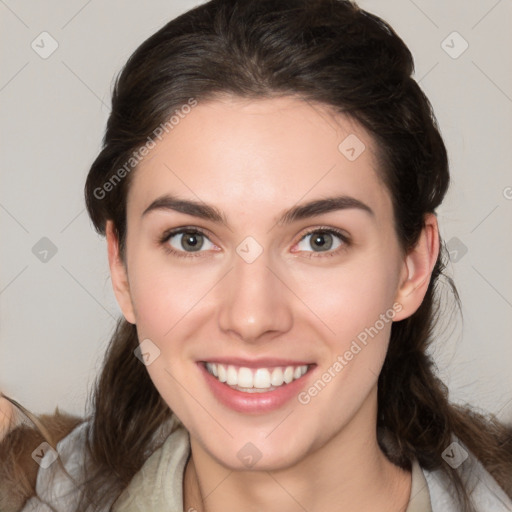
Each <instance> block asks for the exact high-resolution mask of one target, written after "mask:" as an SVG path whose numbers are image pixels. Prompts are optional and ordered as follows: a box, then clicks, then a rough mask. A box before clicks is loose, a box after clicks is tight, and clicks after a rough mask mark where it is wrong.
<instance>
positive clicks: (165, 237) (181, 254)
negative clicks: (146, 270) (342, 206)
mask: <svg viewBox="0 0 512 512" xmlns="http://www.w3.org/2000/svg"><path fill="white" fill-rule="evenodd" d="M185 233H188V234H192V235H197V234H200V235H204V236H206V237H207V238H208V234H207V233H206V232H205V231H203V230H202V229H199V228H195V227H182V228H176V229H171V230H168V231H166V232H165V233H164V234H163V235H162V236H161V237H160V239H159V240H158V242H159V244H160V245H162V246H163V248H164V250H165V252H166V253H167V254H172V255H173V256H176V257H177V258H197V257H199V258H201V257H204V256H203V255H202V254H201V252H204V251H201V252H198V253H197V254H193V253H187V252H186V251H176V250H175V249H173V248H172V247H171V246H170V245H169V244H168V243H167V242H168V241H169V240H170V239H171V238H172V237H173V236H175V235H181V234H185ZM313 233H321V234H330V235H335V236H337V237H338V238H340V240H341V242H342V245H341V246H340V247H338V248H337V249H336V250H334V251H331V252H325V253H324V254H323V255H320V256H316V255H317V254H322V253H315V252H313V251H311V252H310V256H306V257H307V258H324V257H329V256H337V255H338V254H340V252H342V251H344V250H346V249H347V248H348V247H349V246H350V245H351V241H350V239H349V237H348V236H347V235H345V234H344V233H343V232H341V231H339V230H337V229H334V228H328V227H319V228H314V229H312V230H310V231H307V232H306V233H304V234H303V235H302V237H301V238H300V239H299V241H298V242H297V243H300V242H302V240H304V238H306V237H307V236H308V235H311V234H313Z"/></svg>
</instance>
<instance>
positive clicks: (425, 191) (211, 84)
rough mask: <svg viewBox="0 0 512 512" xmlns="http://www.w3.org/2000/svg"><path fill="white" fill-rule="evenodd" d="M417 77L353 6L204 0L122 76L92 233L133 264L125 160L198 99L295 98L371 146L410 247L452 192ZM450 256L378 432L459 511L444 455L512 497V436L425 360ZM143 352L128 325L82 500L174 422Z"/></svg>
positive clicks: (111, 372) (411, 321)
mask: <svg viewBox="0 0 512 512" xmlns="http://www.w3.org/2000/svg"><path fill="white" fill-rule="evenodd" d="M413 71H414V63H413V58H412V56H411V53H410V51H409V49H408V48H407V46H406V45H405V44H404V42H403V41H402V39H401V38H400V37H399V36H398V35H397V34H396V33H395V31H394V30H393V29H392V28H391V27H390V26H389V25H388V24H387V23H386V22H384V21H383V20H382V19H380V18H378V17H377V16H375V15H372V14H370V13H368V12H365V11H363V10H361V9H360V8H359V7H358V6H357V5H356V4H355V3H353V2H350V1H344V0H315V1H312V0H212V1H210V2H208V3H205V4H203V5H200V6H198V7H196V8H194V9H192V10H190V11H188V12H186V13H184V14H182V15H181V16H179V17H178V18H176V19H174V20H172V21H171V22H169V23H168V24H166V25H165V26H164V27H163V28H162V29H160V30H158V32H156V33H155V34H154V35H152V36H151V37H150V38H149V39H147V40H146V41H144V42H143V43H142V45H141V46H140V47H139V48H138V49H137V50H136V51H135V53H134V54H133V55H132V56H131V57H130V58H129V60H128V62H127V63H126V65H125V67H124V68H123V70H122V72H121V73H120V75H119V76H118V77H117V80H116V83H115V87H114V90H113V94H112V112H111V114H110V117H109V119H108V123H107V128H106V133H105V137H104V141H103V148H102V150H101V152H100V154H99V155H98V156H97V158H96V160H95V161H94V163H93V164H92V166H91V169H90V172H89V174H88V176H87V182H86V185H85V199H86V204H87V210H88V212H89V215H90V217H91V219H92V222H93V224H94V227H95V228H96V230H97V231H98V233H100V234H102V235H105V227H106V221H107V220H108V219H111V220H112V221H113V223H114V227H115V231H116V235H117V237H118V239H119V243H120V248H121V253H122V256H123V257H124V256H125V238H126V197H127V192H128V190H129V187H130V183H131V177H132V176H133V174H134V173H135V172H137V170H136V167H135V168H134V169H133V170H130V169H127V167H126V163H127V162H128V161H130V158H133V154H134V151H137V150H138V148H140V147H141V146H143V145H144V144H145V143H146V142H147V141H148V140H149V139H148V137H149V138H151V137H152V136H153V134H154V131H155V129H157V127H158V126H160V125H162V124H164V123H166V122H167V121H168V120H169V119H170V117H171V116H172V115H173V113H174V112H175V111H176V110H179V109H180V108H181V107H182V106H183V105H186V104H187V103H189V101H190V99H191V98H193V99H195V100H196V101H198V102H201V101H207V100H210V99H215V97H216V96H217V95H221V94H222V95H223V94H231V95H234V96H238V97H243V98H254V99H259V98H269V97H275V96H295V97H298V98H301V99H303V100H304V101H311V102H317V103H321V104H324V105H327V106H329V107H330V108H331V109H332V111H333V112H341V113H344V114H346V115H348V116H350V117H351V118H352V119H354V120H355V121H357V122H359V123H360V124H361V125H362V126H363V127H364V128H366V129H367V130H368V131H369V132H370V134H371V135H372V136H373V137H374V139H375V142H376V145H377V147H378V150H379V153H380V155H379V156H380V164H381V165H380V167H381V173H382V178H383V180H384V182H385V184H386V186H387V188H388V189H389V192H390V195H391V197H392V200H393V208H394V218H395V229H396V232H397V235H398V238H399V240H400V242H401V245H402V247H403V249H404V250H408V249H410V248H412V247H413V246H414V244H415V242H416V241H417V239H418V236H419V234H420V232H421V230H422V228H423V226H424V217H425V214H427V213H430V212H434V211H435V209H436V208H437V207H438V206H439V204H440V203H441V201H442V200H443V197H444V195H445V193H446V191H447V188H448V184H449V171H448V160H447V154H446V149H445V145H444V143H443V140H442V137H441V135H440V132H439V129H438V126H437V122H436V119H435V116H434V114H433V111H432V108H431V104H430V103H429V101H428V99H427V98H426V96H425V95H424V93H423V92H422V90H421V89H420V87H419V86H418V84H417V83H416V81H415V80H414V79H413V78H412V76H411V75H412V73H413ZM122 168H124V169H125V172H121V173H120V169H122ZM120 176H121V177H122V179H119V178H120ZM107 183H110V185H111V186H108V185H107V186H106V184H107ZM444 254H445V251H442V252H441V254H440V256H439V258H438V260H437V262H436V265H435V268H434V271H433V274H432V278H431V282H430V285H429V288H428V291H427V293H426V297H425V299H424V301H423V303H422V304H421V306H420V308H419V309H418V311H417V312H416V313H414V314H413V315H412V316H411V317H409V318H407V319H405V320H402V321H399V322H395V323H394V324H393V327H392V332H391V340H390V345H389V350H388V353H387V357H386V360H385V363H384V366H383V369H382V372H381V374H380V376H379V381H378V425H377V427H379V428H381V427H382V428H384V429H385V431H386V432H387V435H388V436H389V437H390V439H391V441H392V442H393V445H394V446H395V449H394V450H393V451H387V452H386V453H387V454H388V457H389V458H390V459H391V460H392V461H393V462H394V463H396V464H397V465H399V466H401V467H403V468H410V467H411V461H412V460H413V459H414V458H417V459H418V461H419V463H420V465H421V466H422V467H424V468H426V469H429V470H433V469H441V470H442V471H443V472H444V473H445V474H446V476H447V477H448V479H449V481H450V482H451V483H452V484H453V485H454V489H455V490H456V494H457V497H458V499H459V500H460V510H464V511H470V510H472V505H471V503H470V499H469V496H468V495H469V493H468V492H467V490H466V489H465V486H464V482H463V481H462V479H461V477H460V476H459V474H458V473H457V472H456V471H454V470H452V469H451V467H449V466H448V465H447V464H446V462H445V461H444V460H443V458H442V452H443V451H444V450H445V448H447V447H448V446H449V445H450V444H451V442H452V439H453V438H452V436H453V435H455V436H456V437H457V438H458V439H459V440H460V441H461V442H462V443H463V444H464V445H465V446H466V447H468V448H469V449H470V450H471V451H472V453H473V454H475V455H476V457H477V458H478V459H479V460H480V461H481V462H482V463H483V464H484V465H485V467H486V468H487V469H488V470H489V471H490V472H491V473H492V475H493V476H494V478H495V479H496V480H497V481H498V482H499V483H500V485H501V486H502V487H503V488H504V489H505V490H506V492H507V493H508V494H509V495H512V487H511V484H510V481H511V480H512V463H511V460H512V442H511V437H512V435H511V432H510V430H508V429H507V428H505V427H504V426H503V425H501V424H499V422H498V421H497V420H496V419H495V418H494V417H488V418H486V417H484V416H482V415H479V414H477V413H475V412H472V411H471V409H469V408H465V407H461V406H456V405H453V404H451V403H450V402H449V400H448V396H447V390H446V388H445V386H444V385H443V384H442V382H441V381H440V380H439V379H438V377H437V376H436V372H435V367H434V365H433V362H432V359H431V357H430V356H429V355H428V353H427V348H428V346H429V344H430V343H431V342H432V341H433V338H434V336H433V329H434V327H435V325H436V321H437V313H438V309H439V300H438V293H437V292H438V290H437V287H438V286H439V282H440V278H441V277H442V276H443V270H444V263H443V261H444V257H445V256H444ZM448 282H450V280H449V279H448ZM455 295H456V292H455ZM137 344H138V339H137V332H136V326H134V325H132V324H130V323H128V322H127V321H126V320H124V319H120V320H119V322H118V325H117V328H116V331H115V332H114V334H113V336H112V339H111V342H110V346H109V349H108V352H107V354H106V359H105V363H104V367H103V370H102V372H101V374H100V376H99V379H98V381H97V385H96V389H95V392H94V400H93V416H92V423H91V436H90V443H89V450H90V455H91V461H92V464H93V465H92V466H91V467H92V468H95V472H94V471H93V472H92V473H90V475H91V479H90V481H89V482H88V483H87V484H85V485H84V499H85V501H87V500H90V501H93V502H96V503H102V502H112V501H113V500H114V499H115V498H116V496H117V495H118V494H119V493H120V492H121V490H122V489H123V488H124V487H125V486H126V485H127V484H128V483H129V481H130V480H131V478H132V477H133V475H134V474H135V473H136V472H137V471H138V470H139V469H140V468H141V466H142V465H143V463H144V461H145V460H146V458H147V456H148V453H149V451H150V450H149V447H150V443H151V440H152V438H153V436H154V433H155V432H156V431H157V429H158V428H159V426H160V425H162V423H163V422H164V421H165V420H166V419H167V418H169V416H170V414H171V411H170V410H169V408H168V406H167V405H166V404H165V403H164V401H163V400H162V398H161V397H160V395H159V394H158V392H157V390H156V389H155V387H154V385H153V384H152V382H151V380H150V378H149V376H148V374H147V371H146V368H145V367H144V366H143V365H142V364H141V363H140V362H139V361H138V359H137V358H136V357H134V356H133V351H134V349H135V348H136V347H137ZM382 448H383V450H384V451H386V448H385V446H384V444H382Z"/></svg>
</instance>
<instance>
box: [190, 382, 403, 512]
mask: <svg viewBox="0 0 512 512" xmlns="http://www.w3.org/2000/svg"><path fill="white" fill-rule="evenodd" d="M376 391H377V390H376V388H375V389H374V391H373V392H372V393H371V394H370V396H369V397H368V400H367V401H366V402H365V404H363V407H362V408H361V409H360V411H359V412H358V413H357V415H356V417H354V418H353V420H352V421H351V422H350V423H349V424H348V425H346V426H345V427H344V428H343V429H342V430H341V431H340V432H338V433H336V434H335V435H334V436H333V437H332V438H331V439H330V440H329V441H328V442H327V443H325V444H324V445H323V446H321V447H319V448H318V449H316V450H315V451H312V452H311V453H309V454H308V455H307V457H305V458H303V459H302V460H300V461H298V462H297V463H295V464H294V465H292V466H289V467H287V468H285V469H278V470H275V471H232V470H230V469H227V468H225V467H223V466H222V465H220V464H218V463H217V462H216V461H215V460H213V459H212V458H211V457H209V456H208V454H207V453H206V452H204V451H203V450H202V448H201V447H200V446H199V445H198V444H197V443H196V442H195V440H194V439H193V438H191V456H190V458H189V461H188V463H187V466H186V469H185V475H184V510H185V511H188V510H195V511H197V512H220V511H222V512H231V511H235V510H236V511H239V510H297V511H303V510H308V511H309V512H320V511H325V510H334V509H341V508H342V509H343V511H344V512H362V511H368V510H379V512H386V511H388V510H389V511H393V512H396V511H404V510H405V509H406V508H407V503H408V501H409V496H410V489H411V474H410V473H409V472H406V471H404V470H402V469H400V468H398V467H397V466H395V465H394V464H392V463H391V462H390V461H389V460H388V459H387V457H386V456H385V455H384V453H383V452H382V451H381V449H380V447H379V445H378V442H377V435H376V429H375V425H376V410H377V407H376ZM365 409H366V410H365ZM368 410H370V411H373V414H372V416H373V421H368ZM362 420H364V422H363V421H362Z"/></svg>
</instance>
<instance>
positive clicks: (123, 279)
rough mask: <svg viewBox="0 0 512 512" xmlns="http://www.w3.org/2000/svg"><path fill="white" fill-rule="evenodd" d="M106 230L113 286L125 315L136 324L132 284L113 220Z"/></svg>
mask: <svg viewBox="0 0 512 512" xmlns="http://www.w3.org/2000/svg"><path fill="white" fill-rule="evenodd" d="M105 231H106V238H107V250H108V264H109V267H110V277H111V280H112V288H113V289H114V294H115V296H116V300H117V303H118V304H119V307H120V308H121V311H122V312H123V315H124V317H125V318H126V320H127V321H128V322H130V323H131V324H135V323H136V320H135V312H134V308H133V303H132V299H131V294H130V284H129V282H128V275H127V272H126V267H125V265H124V263H123V261H122V260H121V257H120V254H119V240H118V238H117V234H116V232H115V230H114V223H113V221H111V220H107V224H106V229H105Z"/></svg>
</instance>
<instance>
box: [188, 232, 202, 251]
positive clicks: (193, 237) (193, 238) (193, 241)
mask: <svg viewBox="0 0 512 512" xmlns="http://www.w3.org/2000/svg"><path fill="white" fill-rule="evenodd" d="M198 236H201V235H198V233H190V232H189V233H186V234H185V237H184V240H185V243H186V244H187V245H190V246H191V247H192V248H196V247H197V246H198V245H200V244H199V242H198V241H197V238H198Z"/></svg>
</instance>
